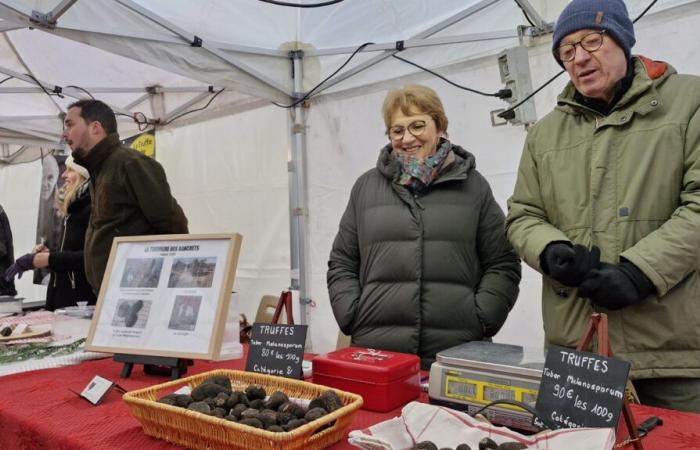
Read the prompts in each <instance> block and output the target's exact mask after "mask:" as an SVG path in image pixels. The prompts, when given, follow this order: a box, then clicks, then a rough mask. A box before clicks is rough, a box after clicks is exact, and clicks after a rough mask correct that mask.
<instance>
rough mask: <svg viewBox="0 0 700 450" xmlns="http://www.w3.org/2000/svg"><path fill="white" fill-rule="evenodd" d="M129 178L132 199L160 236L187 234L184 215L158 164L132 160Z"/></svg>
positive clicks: (142, 159)
mask: <svg viewBox="0 0 700 450" xmlns="http://www.w3.org/2000/svg"><path fill="white" fill-rule="evenodd" d="M126 178H127V181H128V183H127V186H128V189H130V190H131V195H132V196H133V198H135V199H136V201H137V202H138V204H139V207H140V209H141V211H142V212H143V214H144V216H145V217H146V220H148V222H149V223H150V224H151V226H152V227H153V228H154V229H155V230H156V232H157V233H159V234H184V233H187V232H188V228H187V218H186V217H185V213H184V212H183V211H182V208H181V207H180V205H178V203H177V201H176V200H175V199H174V198H173V196H172V194H171V192H170V186H169V185H168V180H167V178H166V176H165V171H164V170H163V167H162V166H161V165H160V164H159V163H158V162H157V161H155V160H152V159H150V158H147V157H143V158H134V159H132V160H131V161H129V162H128V163H127V165H126Z"/></svg>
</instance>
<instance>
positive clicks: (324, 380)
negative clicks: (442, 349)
mask: <svg viewBox="0 0 700 450" xmlns="http://www.w3.org/2000/svg"><path fill="white" fill-rule="evenodd" d="M312 363H313V380H314V383H316V384H322V385H325V386H330V387H333V388H336V389H340V390H343V391H348V392H354V393H355V394H359V395H361V396H362V398H363V400H364V405H363V408H364V409H367V410H370V411H378V412H387V411H391V410H392V409H396V408H398V407H400V406H402V405H404V404H406V403H408V402H410V401H411V400H415V399H416V398H418V396H419V395H420V359H419V358H418V356H416V355H409V354H405V353H396V352H389V351H385V350H373V349H367V348H360V347H348V348H344V349H341V350H336V351H334V352H330V353H326V354H324V355H319V356H317V357H315V358H314V359H313V361H312Z"/></svg>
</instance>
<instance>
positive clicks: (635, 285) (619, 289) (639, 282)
mask: <svg viewBox="0 0 700 450" xmlns="http://www.w3.org/2000/svg"><path fill="white" fill-rule="evenodd" d="M654 290H655V287H654V284H653V283H652V282H651V280H649V278H647V276H646V275H644V273H642V271H641V270H639V269H637V266H635V265H634V264H632V263H631V262H628V261H623V262H621V263H620V264H618V265H616V264H608V263H602V265H601V267H600V269H596V270H593V271H591V273H590V274H589V275H588V276H587V277H586V279H585V280H583V283H581V286H579V289H578V295H579V296H580V297H588V298H590V299H591V301H592V302H593V303H595V304H596V305H598V306H603V307H605V308H608V309H620V308H625V307H627V306H632V305H636V304H638V303H640V302H641V301H642V300H644V299H645V298H646V297H648V296H649V295H651V294H652V293H653V292H654Z"/></svg>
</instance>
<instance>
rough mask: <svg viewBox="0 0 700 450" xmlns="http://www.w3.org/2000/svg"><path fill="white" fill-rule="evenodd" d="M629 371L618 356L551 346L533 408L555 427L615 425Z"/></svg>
mask: <svg viewBox="0 0 700 450" xmlns="http://www.w3.org/2000/svg"><path fill="white" fill-rule="evenodd" d="M629 370H630V364H629V363H628V362H626V361H622V360H620V359H615V358H608V357H605V356H601V355H597V354H595V353H586V352H579V351H576V350H573V349H570V348H564V347H558V346H556V345H551V346H549V349H548V351H547V357H546V359H545V362H544V369H543V371H542V382H541V383H540V389H539V392H538V394H537V404H536V407H535V409H536V410H537V412H538V413H539V415H540V416H541V417H542V418H543V419H544V420H546V421H548V422H550V423H551V424H552V425H555V426H556V427H558V428H581V427H594V428H602V427H616V426H617V421H618V418H619V416H620V410H621V409H622V403H623V400H624V397H625V386H626V385H627V376H628V375H629ZM533 423H534V424H535V425H537V426H540V427H541V426H543V425H544V424H543V423H542V422H541V421H540V420H539V419H537V418H535V420H534V421H533ZM546 425H550V424H546Z"/></svg>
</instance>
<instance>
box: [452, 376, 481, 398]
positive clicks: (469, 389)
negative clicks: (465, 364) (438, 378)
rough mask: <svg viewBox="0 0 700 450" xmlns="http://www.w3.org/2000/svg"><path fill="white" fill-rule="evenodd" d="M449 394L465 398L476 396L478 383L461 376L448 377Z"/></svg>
mask: <svg viewBox="0 0 700 450" xmlns="http://www.w3.org/2000/svg"><path fill="white" fill-rule="evenodd" d="M447 396H448V397H456V398H463V399H474V398H476V384H474V383H469V382H468V381H467V380H464V379H461V378H451V377H448V378H447Z"/></svg>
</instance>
